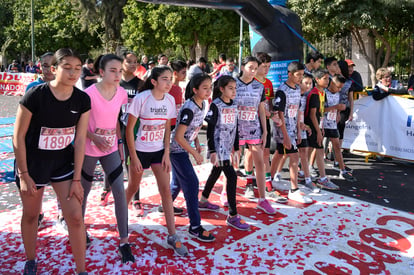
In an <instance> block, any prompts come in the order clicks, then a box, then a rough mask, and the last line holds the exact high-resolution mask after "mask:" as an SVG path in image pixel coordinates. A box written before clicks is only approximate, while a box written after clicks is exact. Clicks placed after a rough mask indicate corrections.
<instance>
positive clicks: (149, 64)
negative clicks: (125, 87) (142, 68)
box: [142, 60, 156, 81]
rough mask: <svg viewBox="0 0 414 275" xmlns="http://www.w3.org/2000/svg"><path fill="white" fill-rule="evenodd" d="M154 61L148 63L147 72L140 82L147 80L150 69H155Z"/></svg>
mask: <svg viewBox="0 0 414 275" xmlns="http://www.w3.org/2000/svg"><path fill="white" fill-rule="evenodd" d="M155 65H156V64H155V61H153V60H151V61H150V62H148V70H147V72H146V73H145V74H144V75H143V76H142V80H144V81H145V80H147V78H148V77H149V76H150V75H151V70H152V68H154V67H155Z"/></svg>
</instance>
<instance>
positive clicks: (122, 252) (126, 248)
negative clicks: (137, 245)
mask: <svg viewBox="0 0 414 275" xmlns="http://www.w3.org/2000/svg"><path fill="white" fill-rule="evenodd" d="M119 256H121V258H122V263H123V264H124V263H127V262H132V263H134V262H135V258H134V255H132V252H131V245H130V244H129V243H126V244H124V245H122V246H121V245H120V246H119Z"/></svg>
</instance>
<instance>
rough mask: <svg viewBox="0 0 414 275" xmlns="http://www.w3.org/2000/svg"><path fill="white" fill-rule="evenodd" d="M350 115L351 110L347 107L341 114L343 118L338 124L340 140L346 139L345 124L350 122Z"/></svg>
mask: <svg viewBox="0 0 414 275" xmlns="http://www.w3.org/2000/svg"><path fill="white" fill-rule="evenodd" d="M350 113H351V109H350V108H349V107H346V109H345V110H343V111H341V112H340V113H339V114H340V116H341V117H340V120H339V122H338V131H339V139H344V132H345V123H346V121H347V120H348V118H349V115H350Z"/></svg>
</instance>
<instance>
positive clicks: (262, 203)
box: [256, 199, 276, 215]
mask: <svg viewBox="0 0 414 275" xmlns="http://www.w3.org/2000/svg"><path fill="white" fill-rule="evenodd" d="M256 208H258V209H260V210H262V211H263V212H265V213H266V214H269V215H274V214H276V210H275V209H274V208H273V207H272V206H271V205H270V203H269V201H268V200H266V199H264V200H259V202H258V203H257V206H256Z"/></svg>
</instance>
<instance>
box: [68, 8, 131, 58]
mask: <svg viewBox="0 0 414 275" xmlns="http://www.w3.org/2000/svg"><path fill="white" fill-rule="evenodd" d="M73 2H74V3H77V4H78V10H79V11H80V12H81V14H82V16H81V17H80V19H81V20H80V22H81V23H82V25H83V27H84V28H86V29H88V28H89V26H90V25H100V26H101V27H102V28H103V29H104V34H103V35H101V39H102V42H103V44H104V48H105V50H106V51H107V52H115V51H116V49H117V48H118V47H119V46H120V45H122V40H121V24H122V21H123V19H124V13H123V8H124V6H125V4H126V0H117V1H112V0H73Z"/></svg>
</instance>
